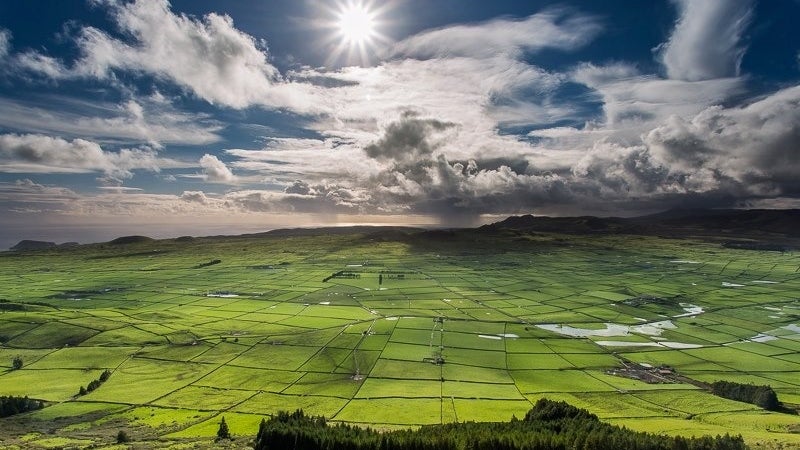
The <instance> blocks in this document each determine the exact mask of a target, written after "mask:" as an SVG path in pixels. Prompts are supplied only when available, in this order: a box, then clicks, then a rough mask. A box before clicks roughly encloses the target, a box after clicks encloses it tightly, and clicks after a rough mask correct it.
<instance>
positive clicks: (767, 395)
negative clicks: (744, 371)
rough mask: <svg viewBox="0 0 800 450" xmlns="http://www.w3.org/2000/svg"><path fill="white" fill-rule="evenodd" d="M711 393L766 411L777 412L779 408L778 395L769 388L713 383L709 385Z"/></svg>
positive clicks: (731, 383)
mask: <svg viewBox="0 0 800 450" xmlns="http://www.w3.org/2000/svg"><path fill="white" fill-rule="evenodd" d="M711 393H713V394H714V395H717V396H720V397H724V398H727V399H729V400H736V401H737V402H745V403H750V404H753V405H756V406H760V407H761V408H764V409H766V410H768V411H777V410H779V409H780V408H781V402H780V401H778V394H776V393H775V391H774V390H773V389H772V387H770V386H756V385H754V384H743V383H736V382H733V381H715V382H713V383H711Z"/></svg>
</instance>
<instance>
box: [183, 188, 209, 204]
mask: <svg viewBox="0 0 800 450" xmlns="http://www.w3.org/2000/svg"><path fill="white" fill-rule="evenodd" d="M181 200H183V201H187V202H194V203H200V204H203V205H207V204H208V203H209V199H208V197H206V194H205V192H203V191H183V193H182V194H181Z"/></svg>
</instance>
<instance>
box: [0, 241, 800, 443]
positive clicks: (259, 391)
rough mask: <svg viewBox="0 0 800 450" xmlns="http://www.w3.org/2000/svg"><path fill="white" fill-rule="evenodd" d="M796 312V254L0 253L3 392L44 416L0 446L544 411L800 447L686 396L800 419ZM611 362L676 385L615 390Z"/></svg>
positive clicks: (741, 414)
mask: <svg viewBox="0 0 800 450" xmlns="http://www.w3.org/2000/svg"><path fill="white" fill-rule="evenodd" d="M213 259H219V260H221V261H222V262H221V263H219V264H214V265H209V266H205V267H199V268H198V266H199V265H202V263H205V262H208V261H210V260H213ZM335 274H338V275H335ZM334 275H335V276H334ZM379 279H382V283H379ZM799 292H800V254H798V253H794V252H769V251H754V250H742V249H729V248H724V247H723V246H721V245H719V244H718V243H714V242H707V241H701V240H690V239H665V238H657V237H644V236H599V235H597V236H566V235H548V234H536V235H530V236H526V237H524V238H519V237H515V238H511V237H508V238H506V237H502V236H479V235H477V234H471V233H470V232H463V233H461V234H457V235H455V236H451V237H449V238H447V239H433V238H426V237H424V236H422V237H420V236H417V237H408V236H396V235H389V236H388V237H387V235H384V234H381V233H361V234H334V235H325V236H322V235H318V236H315V235H307V236H280V235H273V236H271V235H266V236H253V237H231V238H197V239H194V240H192V241H190V242H184V241H176V240H165V241H150V242H143V243H138V244H127V245H111V244H98V245H88V246H81V247H77V248H74V249H65V250H49V251H38V252H29V253H24V254H20V253H11V252H6V253H0V299H2V302H0V395H27V396H29V397H32V398H36V399H41V400H45V401H46V402H47V404H48V406H47V407H45V408H44V409H42V410H40V411H36V412H33V413H26V414H23V415H19V416H13V417H11V418H7V419H0V430H2V431H0V447H2V448H52V447H58V446H74V447H82V446H84V447H85V446H90V445H93V446H95V448H101V447H104V446H108V447H112V445H113V442H114V438H115V436H116V433H117V431H118V430H120V429H125V430H126V431H127V432H128V433H129V434H130V436H131V437H132V438H133V440H134V441H135V442H145V443H146V445H147V446H148V447H163V448H168V447H173V448H183V447H184V446H186V447H191V446H192V445H195V444H197V443H199V444H201V445H210V442H211V438H213V436H215V433H216V430H217V426H218V423H219V421H220V419H221V417H223V416H224V417H225V419H226V422H227V423H228V425H229V427H230V430H231V432H232V433H233V434H234V435H235V436H238V437H239V438H238V439H237V440H236V441H234V443H233V444H231V445H233V446H241V447H246V446H247V444H248V443H249V440H250V439H252V437H253V436H254V435H255V433H256V431H257V428H258V423H259V422H260V420H261V418H262V417H265V416H267V415H270V414H272V413H274V412H276V411H278V410H294V409H297V408H302V409H304V410H305V411H306V412H308V413H311V414H317V415H324V416H326V417H327V418H328V419H329V420H330V421H332V422H348V423H355V424H364V425H370V426H373V427H377V428H383V429H394V428H397V427H407V426H418V425H424V424H432V423H447V422H454V421H459V422H460V421H470V420H481V421H507V420H509V419H510V418H511V416H512V415H516V416H517V417H521V416H522V415H524V414H525V412H526V411H527V410H528V409H530V407H531V406H532V404H533V403H534V402H536V400H537V399H539V398H542V397H549V398H552V399H555V400H566V401H568V402H570V403H572V404H574V405H575V406H578V407H583V408H587V409H589V410H590V411H591V412H593V413H595V414H597V415H598V416H599V417H600V418H602V419H606V420H609V421H611V422H613V423H615V424H619V425H624V426H626V427H628V428H632V429H635V430H646V431H654V432H665V433H669V434H683V435H703V434H712V435H716V434H724V433H731V434H742V435H743V436H744V437H745V439H746V440H747V442H748V443H749V444H750V445H751V446H753V447H756V446H758V447H760V448H778V447H779V446H783V448H797V447H800V416H797V415H791V414H784V413H773V412H766V411H763V410H761V409H759V408H757V407H755V406H753V405H750V404H745V403H739V402H735V401H731V400H726V399H722V398H719V397H715V396H712V395H711V394H709V393H707V392H705V391H704V390H703V389H702V388H701V387H699V385H701V383H710V382H713V381H715V380H728V381H738V382H745V383H748V382H752V383H756V384H769V385H771V386H772V387H773V388H775V390H776V392H778V395H779V397H780V398H781V399H782V400H783V401H784V402H785V403H787V404H797V403H800V358H798V356H797V355H798V353H800V299H798V298H799V297H800V296H799V295H798V293H799ZM642 298H645V299H649V298H660V299H669V301H667V302H663V301H658V302H656V301H641V302H640V301H635V300H636V299H642ZM15 357H20V358H22V360H23V361H24V365H23V367H22V368H21V369H18V370H13V368H12V360H13V359H14V358H15ZM437 358H440V362H443V364H440V365H437V364H434V363H432V362H431V361H435V360H436V359H437ZM623 362H626V363H627V364H633V365H636V364H645V365H647V366H653V367H658V366H670V367H671V368H673V369H674V371H675V372H676V373H678V374H680V376H682V377H684V378H682V380H683V381H681V382H671V383H655V384H649V383H646V382H643V381H638V380H634V379H630V378H623V377H619V376H614V375H611V374H609V373H607V371H609V370H610V369H613V368H619V367H621V366H622V364H623ZM641 367H644V366H641ZM106 369H108V370H110V371H111V372H112V374H111V377H110V378H109V379H108V381H106V382H105V383H103V384H102V385H101V386H100V387H99V388H97V389H96V390H94V391H93V392H90V393H88V394H87V395H84V396H77V395H76V394H77V393H78V390H79V388H80V387H81V386H86V385H87V383H89V382H90V381H92V380H94V379H96V378H97V377H98V376H99V374H100V373H102V371H103V370H106Z"/></svg>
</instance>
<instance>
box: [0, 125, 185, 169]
mask: <svg viewBox="0 0 800 450" xmlns="http://www.w3.org/2000/svg"><path fill="white" fill-rule="evenodd" d="M161 162H162V161H160V160H159V158H157V155H156V153H155V152H154V151H153V150H150V149H147V148H144V149H122V150H120V151H117V152H109V151H104V150H103V149H102V148H101V147H100V145H99V144H97V143H96V142H92V141H87V140H84V139H73V140H71V141H68V140H66V139H62V138H58V137H50V136H45V135H40V134H2V135H0V172H10V173H89V172H102V173H104V174H105V175H107V176H111V177H115V178H130V177H131V176H133V173H132V171H133V170H136V169H143V170H149V171H152V172H158V171H159V170H160V163H161ZM163 162H169V161H168V160H164V161H163Z"/></svg>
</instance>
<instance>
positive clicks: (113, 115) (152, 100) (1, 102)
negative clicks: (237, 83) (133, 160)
mask: <svg viewBox="0 0 800 450" xmlns="http://www.w3.org/2000/svg"><path fill="white" fill-rule="evenodd" d="M0 127H3V128H7V129H10V130H17V131H25V132H28V133H42V134H58V135H60V136H71V137H81V138H84V139H92V140H94V141H98V142H109V143H131V142H132V143H134V144H141V143H146V144H148V145H150V146H153V147H158V148H160V147H162V146H163V145H164V144H180V145H205V144H211V143H214V142H218V141H219V140H221V138H220V136H219V134H218V132H219V131H220V130H221V129H222V126H221V125H220V124H218V123H217V122H215V121H213V120H211V119H210V118H209V117H208V116H206V115H204V114H200V113H186V112H181V111H177V110H176V109H175V108H174V107H173V106H172V105H171V104H170V102H169V100H167V99H166V98H164V97H163V96H161V95H160V94H158V93H156V94H154V95H152V96H149V97H144V98H136V99H130V100H128V101H125V102H123V103H120V104H112V103H104V102H91V103H89V102H82V101H79V100H76V99H73V98H65V97H58V96H46V97H43V98H27V99H25V100H10V99H4V98H0Z"/></svg>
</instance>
